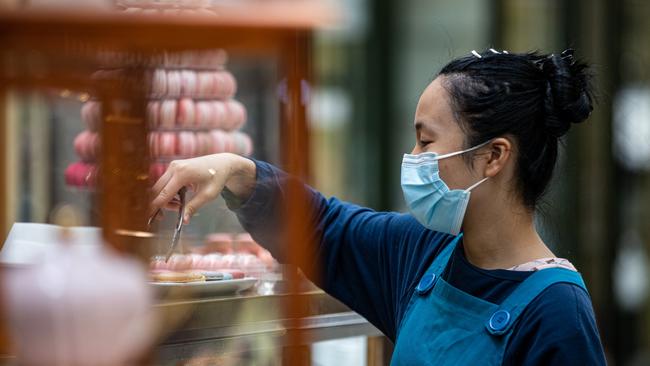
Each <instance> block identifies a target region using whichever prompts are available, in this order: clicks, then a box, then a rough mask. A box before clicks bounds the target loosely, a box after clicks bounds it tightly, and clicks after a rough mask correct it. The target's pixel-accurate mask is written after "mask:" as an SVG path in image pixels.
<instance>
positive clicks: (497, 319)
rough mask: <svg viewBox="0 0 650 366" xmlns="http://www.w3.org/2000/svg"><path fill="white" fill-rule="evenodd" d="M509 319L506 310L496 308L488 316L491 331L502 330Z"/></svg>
mask: <svg viewBox="0 0 650 366" xmlns="http://www.w3.org/2000/svg"><path fill="white" fill-rule="evenodd" d="M509 321H510V313H509V312H507V311H506V310H497V311H496V312H495V313H494V314H492V317H491V318H490V322H489V326H490V329H492V330H493V331H500V330H503V329H504V328H505V327H506V326H507V325H508V322H509Z"/></svg>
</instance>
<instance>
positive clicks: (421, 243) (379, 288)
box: [225, 161, 450, 340]
mask: <svg viewBox="0 0 650 366" xmlns="http://www.w3.org/2000/svg"><path fill="white" fill-rule="evenodd" d="M254 162H255V164H256V168H257V178H256V179H257V183H256V186H255V188H254V191H253V193H252V195H251V197H250V198H249V199H248V200H247V201H246V202H243V203H241V205H239V206H238V204H237V203H236V202H233V201H232V200H230V199H229V197H227V196H226V197H225V198H226V200H227V203H228V205H229V207H231V208H234V211H235V213H236V214H237V217H238V219H239V221H240V223H241V224H242V226H243V227H244V228H245V229H246V230H247V231H248V232H250V233H251V235H252V236H253V238H254V239H255V240H256V241H258V242H259V243H260V244H262V245H263V246H265V247H266V248H267V249H269V250H270V251H271V253H272V254H273V255H274V256H275V257H276V258H277V259H278V260H279V261H281V262H284V261H286V258H287V256H286V253H285V252H284V250H285V246H284V245H283V244H284V243H282V238H283V236H284V235H283V233H282V232H281V228H282V227H284V226H285V225H284V223H283V222H281V220H282V214H281V212H283V202H285V200H286V198H287V197H286V190H285V187H286V185H287V182H288V180H290V179H294V178H291V177H290V176H288V175H287V174H286V173H284V172H282V171H280V170H279V169H277V168H275V167H273V166H272V165H270V164H268V163H264V162H261V161H254ZM299 187H300V189H299V191H300V192H299V194H300V195H301V197H300V199H304V200H306V202H308V203H309V207H310V210H309V222H311V223H312V225H311V226H312V227H313V230H310V231H309V234H308V235H309V237H307V238H306V240H305V241H304V242H305V243H309V244H310V248H308V252H309V255H308V257H309V261H310V263H308V264H307V265H310V264H311V265H315V266H316V268H318V271H317V272H315V273H314V274H310V273H309V272H306V273H307V275H308V277H310V279H311V280H312V281H314V282H315V283H316V284H317V285H318V286H319V287H321V288H322V289H323V290H325V291H326V292H328V293H329V294H331V295H332V296H334V297H335V298H337V299H339V300H340V301H342V302H343V303H344V304H346V305H347V306H349V307H350V308H351V309H352V310H354V311H356V312H358V313H359V314H361V315H362V316H364V317H365V318H366V319H368V321H370V322H371V323H372V324H373V325H375V326H376V327H377V328H378V329H379V330H381V331H382V332H383V333H384V334H386V335H387V336H388V337H389V338H391V339H393V340H394V339H395V336H396V331H397V324H398V323H399V319H401V316H402V315H403V312H404V310H405V306H406V303H407V302H408V299H409V297H410V294H411V293H412V292H413V288H414V287H415V282H416V281H417V280H419V278H420V276H421V275H422V274H424V272H425V271H426V269H427V266H428V264H430V263H431V261H432V260H433V258H434V257H435V255H436V254H437V253H438V252H439V250H440V248H441V247H444V245H442V244H443V243H446V242H449V240H450V236H449V235H445V234H441V233H436V232H432V231H430V230H427V229H425V228H424V227H423V226H421V225H420V224H419V223H418V222H417V221H416V220H415V219H414V218H413V217H412V216H410V215H405V214H399V213H395V212H375V211H373V210H371V209H368V208H364V207H360V206H357V205H353V204H350V203H346V202H342V201H340V200H338V199H336V198H330V199H326V198H325V197H324V196H323V195H322V194H320V193H318V192H317V191H315V190H313V189H312V188H310V187H308V186H306V185H303V184H300V185H299ZM236 206H238V207H236ZM299 265H300V264H299ZM303 265H304V264H303Z"/></svg>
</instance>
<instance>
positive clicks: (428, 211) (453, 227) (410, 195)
mask: <svg viewBox="0 0 650 366" xmlns="http://www.w3.org/2000/svg"><path fill="white" fill-rule="evenodd" d="M488 142H489V141H486V142H484V143H482V144H480V145H477V146H474V147H471V148H469V149H467V150H462V151H456V152H453V153H449V154H445V155H438V154H436V153H433V152H425V153H421V154H418V155H411V154H404V159H403V160H402V191H403V192H404V199H405V200H406V204H407V205H408V208H409V210H410V211H411V213H412V214H413V216H415V218H416V219H417V220H418V221H419V222H420V223H421V224H422V225H424V226H425V227H426V228H428V229H431V230H434V231H440V232H443V233H447V234H452V235H458V234H459V233H460V227H461V225H462V224H463V218H464V217H465V210H466V209H467V204H468V203H469V196H470V191H471V190H472V189H474V188H476V187H477V186H478V185H479V184H481V183H483V182H485V181H486V180H487V178H484V179H482V180H480V181H479V182H477V183H476V184H474V185H472V186H471V187H469V188H467V189H465V190H462V189H454V190H450V189H449V187H448V186H447V185H446V184H445V182H443V181H442V179H441V178H440V171H439V170H438V161H439V160H442V159H446V158H450V157H452V156H456V155H460V154H464V153H466V152H469V151H472V150H476V149H478V148H481V147H483V146H485V145H486V144H487V143H488Z"/></svg>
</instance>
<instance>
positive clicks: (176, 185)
mask: <svg viewBox="0 0 650 366" xmlns="http://www.w3.org/2000/svg"><path fill="white" fill-rule="evenodd" d="M181 179H182V178H180V177H179V176H178V174H175V175H173V176H172V177H171V178H170V179H169V181H168V182H167V184H166V185H165V186H164V187H162V189H160V192H159V193H158V195H157V196H155V198H154V199H153V201H152V202H151V212H150V214H151V215H153V213H154V212H156V210H158V209H159V208H162V207H164V206H165V205H166V204H167V203H169V202H170V201H172V200H173V199H174V197H175V196H176V194H177V193H178V190H179V189H181V187H183V185H184V184H183V182H182V180H181Z"/></svg>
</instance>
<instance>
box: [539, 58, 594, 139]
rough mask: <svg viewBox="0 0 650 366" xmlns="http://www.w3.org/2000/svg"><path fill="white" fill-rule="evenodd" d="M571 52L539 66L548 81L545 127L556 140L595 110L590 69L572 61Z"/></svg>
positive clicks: (545, 59) (543, 61) (543, 62)
mask: <svg viewBox="0 0 650 366" xmlns="http://www.w3.org/2000/svg"><path fill="white" fill-rule="evenodd" d="M573 53H574V51H573V50H572V49H568V50H565V51H564V52H562V54H561V55H555V54H553V55H550V56H548V57H545V58H543V59H541V60H539V62H540V63H541V69H542V71H543V72H544V75H545V76H546V79H547V81H548V82H547V84H546V96H545V98H544V108H545V110H546V116H547V118H546V127H547V129H548V130H549V133H551V134H552V135H554V136H556V137H560V136H563V135H564V134H566V133H567V131H569V128H570V127H571V123H580V122H582V121H584V120H585V119H587V117H589V115H590V114H591V111H592V110H593V101H592V91H591V86H590V78H591V75H590V74H589V72H588V66H587V65H586V64H585V63H583V62H580V61H577V60H575V59H574V57H573Z"/></svg>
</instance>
